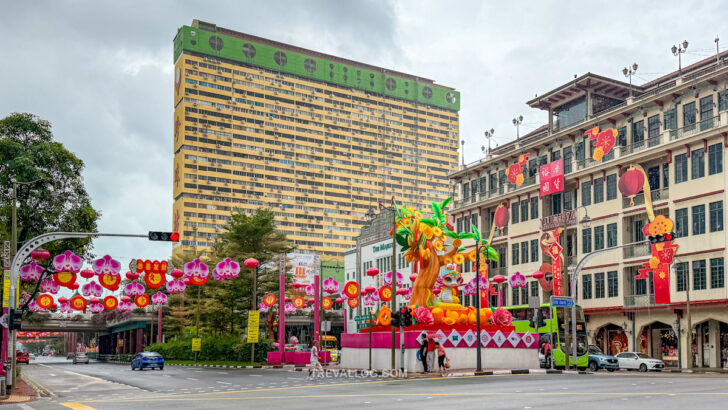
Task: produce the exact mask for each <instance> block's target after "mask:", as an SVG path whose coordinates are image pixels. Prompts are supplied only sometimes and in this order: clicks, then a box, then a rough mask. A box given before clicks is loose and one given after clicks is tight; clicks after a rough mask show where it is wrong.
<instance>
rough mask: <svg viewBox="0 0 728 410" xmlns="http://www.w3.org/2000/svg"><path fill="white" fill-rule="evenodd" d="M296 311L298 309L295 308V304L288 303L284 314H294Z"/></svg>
mask: <svg viewBox="0 0 728 410" xmlns="http://www.w3.org/2000/svg"><path fill="white" fill-rule="evenodd" d="M295 311H296V307H295V306H293V303H286V305H285V306H284V307H283V312H284V313H285V314H289V313H293V312H295Z"/></svg>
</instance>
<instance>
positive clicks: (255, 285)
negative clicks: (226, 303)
mask: <svg viewBox="0 0 728 410" xmlns="http://www.w3.org/2000/svg"><path fill="white" fill-rule="evenodd" d="M257 308H258V265H257V264H256V265H255V271H253V303H252V306H251V307H250V310H251V311H253V310H255V309H257ZM250 363H255V343H251V344H250Z"/></svg>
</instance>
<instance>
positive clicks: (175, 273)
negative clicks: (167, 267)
mask: <svg viewBox="0 0 728 410" xmlns="http://www.w3.org/2000/svg"><path fill="white" fill-rule="evenodd" d="M184 275H185V273H184V272H183V271H181V270H179V269H175V270H173V271H172V277H173V278H175V279H179V278H181V277H182V276H184Z"/></svg>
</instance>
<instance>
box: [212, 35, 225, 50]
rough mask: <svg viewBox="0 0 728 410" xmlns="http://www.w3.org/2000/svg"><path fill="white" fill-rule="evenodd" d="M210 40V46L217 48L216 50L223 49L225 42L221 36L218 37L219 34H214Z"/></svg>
mask: <svg viewBox="0 0 728 410" xmlns="http://www.w3.org/2000/svg"><path fill="white" fill-rule="evenodd" d="M209 42H210V47H211V48H212V49H213V50H215V51H220V50H222V46H223V43H222V39H221V38H220V37H218V36H212V37H210V41H209Z"/></svg>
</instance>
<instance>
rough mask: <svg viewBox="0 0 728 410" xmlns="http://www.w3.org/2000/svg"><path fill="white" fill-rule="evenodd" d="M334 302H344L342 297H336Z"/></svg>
mask: <svg viewBox="0 0 728 410" xmlns="http://www.w3.org/2000/svg"><path fill="white" fill-rule="evenodd" d="M336 303H338V304H342V303H344V299H342V298H336Z"/></svg>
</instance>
